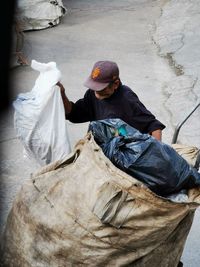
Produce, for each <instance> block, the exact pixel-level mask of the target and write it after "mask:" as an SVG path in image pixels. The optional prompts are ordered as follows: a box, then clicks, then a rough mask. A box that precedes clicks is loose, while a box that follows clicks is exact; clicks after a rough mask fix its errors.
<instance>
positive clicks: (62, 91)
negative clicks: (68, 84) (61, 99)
mask: <svg viewBox="0 0 200 267" xmlns="http://www.w3.org/2000/svg"><path fill="white" fill-rule="evenodd" d="M56 85H58V86H59V87H60V91H61V93H64V92H65V88H64V86H63V85H62V83H61V82H57V84H56Z"/></svg>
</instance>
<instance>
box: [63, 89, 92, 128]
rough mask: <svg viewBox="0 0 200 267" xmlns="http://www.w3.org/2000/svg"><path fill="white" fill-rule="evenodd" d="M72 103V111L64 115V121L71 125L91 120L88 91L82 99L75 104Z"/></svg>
mask: <svg viewBox="0 0 200 267" xmlns="http://www.w3.org/2000/svg"><path fill="white" fill-rule="evenodd" d="M71 103H72V110H71V112H70V113H69V114H67V115H66V119H67V120H69V121H71V122H73V123H82V122H87V121H90V120H91V118H92V107H91V103H90V95H89V91H87V92H86V93H85V95H84V97H83V98H81V99H79V100H78V101H76V102H75V103H73V102H71Z"/></svg>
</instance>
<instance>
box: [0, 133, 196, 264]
mask: <svg viewBox="0 0 200 267" xmlns="http://www.w3.org/2000/svg"><path fill="white" fill-rule="evenodd" d="M199 204H200V189H199V188H198V189H191V190H189V200H188V202H187V203H174V202H172V201H170V200H168V199H164V198H161V197H158V196H156V195H155V194H154V193H152V192H151V191H150V190H149V189H148V188H146V187H145V186H144V185H142V183H141V182H138V181H137V180H135V179H134V178H132V177H131V176H129V175H128V174H126V173H124V172H122V171H120V170H119V169H117V168H116V167H115V166H114V165H113V164H112V163H111V162H110V161H109V159H107V158H106V157H105V156H104V154H103V152H102V151H101V149H100V148H99V146H97V145H96V143H95V142H94V140H93V138H92V136H91V135H88V136H86V138H85V139H84V140H81V141H80V142H79V143H78V144H77V146H76V149H75V152H74V153H73V154H71V155H70V156H68V158H66V159H64V160H63V161H58V162H55V163H54V164H51V165H48V166H47V167H46V168H44V169H42V170H41V172H40V173H38V174H36V175H35V176H33V177H32V180H30V181H29V182H27V183H26V184H25V185H24V186H23V188H22V190H21V191H20V192H19V194H18V196H17V198H16V200H15V202H14V204H13V207H12V210H11V212H10V214H9V217H8V221H7V226H6V231H5V236H4V254H3V261H4V263H3V264H4V265H3V266H5V267H6V266H9V267H11V266H13V267H14V266H15V267H29V266H31V267H46V266H52V267H61V266H62V267H63V266H102V267H104V266H109V267H110V266H134V267H149V266H153V267H175V266H177V264H178V262H179V259H180V257H181V254H182V251H183V248H184V244H185V241H186V238H187V235H188V232H189V230H190V227H191V224H192V220H193V215H194V211H195V209H196V208H197V207H198V206H199Z"/></svg>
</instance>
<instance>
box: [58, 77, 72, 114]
mask: <svg viewBox="0 0 200 267" xmlns="http://www.w3.org/2000/svg"><path fill="white" fill-rule="evenodd" d="M56 85H58V86H59V87H60V93H61V97H62V101H63V105H64V108H65V114H66V115H67V114H69V113H70V112H71V110H72V103H71V102H70V101H69V99H68V98H67V96H66V94H65V88H64V86H63V85H62V83H61V82H57V84H56Z"/></svg>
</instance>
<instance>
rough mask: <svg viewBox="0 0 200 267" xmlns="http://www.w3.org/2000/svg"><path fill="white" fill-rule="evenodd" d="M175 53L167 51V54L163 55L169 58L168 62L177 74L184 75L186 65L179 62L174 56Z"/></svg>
mask: <svg viewBox="0 0 200 267" xmlns="http://www.w3.org/2000/svg"><path fill="white" fill-rule="evenodd" d="M174 54H175V53H174V52H169V53H166V55H163V57H164V58H166V59H167V60H168V64H169V66H170V67H171V68H172V69H173V71H174V72H175V74H176V76H180V75H184V67H183V66H182V65H180V64H177V62H176V60H175V59H174V57H173V55H174Z"/></svg>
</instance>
